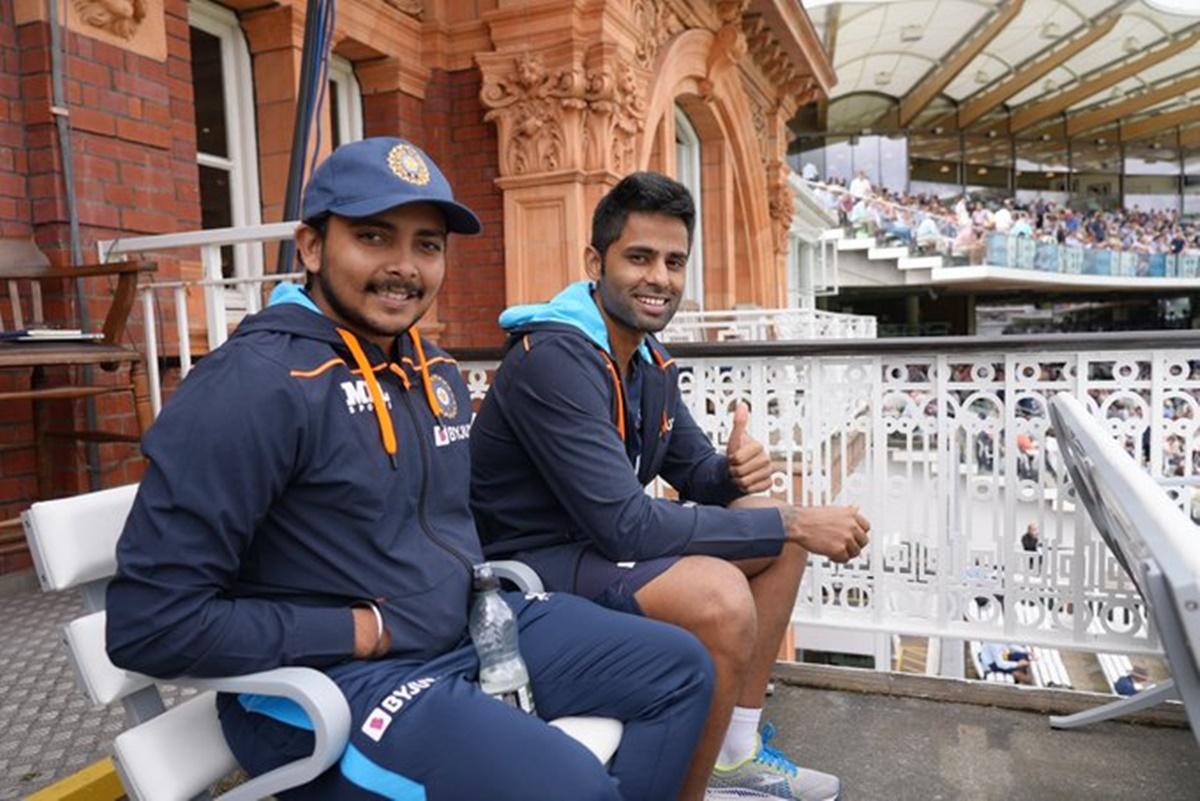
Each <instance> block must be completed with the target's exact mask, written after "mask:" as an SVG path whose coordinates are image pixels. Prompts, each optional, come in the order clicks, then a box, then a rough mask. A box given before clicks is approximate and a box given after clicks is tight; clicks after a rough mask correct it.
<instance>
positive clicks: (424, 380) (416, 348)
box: [408, 325, 446, 428]
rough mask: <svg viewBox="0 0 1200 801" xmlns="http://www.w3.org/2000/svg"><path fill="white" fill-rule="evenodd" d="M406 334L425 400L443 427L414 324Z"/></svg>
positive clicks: (439, 407)
mask: <svg viewBox="0 0 1200 801" xmlns="http://www.w3.org/2000/svg"><path fill="white" fill-rule="evenodd" d="M408 335H409V337H411V338H412V343H413V353H415V354H416V356H417V362H418V364H417V370H419V371H420V372H421V386H422V387H424V389H425V402H426V403H428V404H429V408H430V410H431V411H432V412H433V416H434V417H436V418H437V421H438V425H440V426H442V427H443V428H444V427H445V425H446V424H445V423H444V422H443V421H442V404H440V403H438V399H437V395H436V394H434V392H433V379H431V378H430V377H429V362H428V361H427V360H426V359H425V346H424V345H422V344H421V333H420V332H419V331H417V327H416V326H415V325H414V326H413V327H412V328H410V329H408Z"/></svg>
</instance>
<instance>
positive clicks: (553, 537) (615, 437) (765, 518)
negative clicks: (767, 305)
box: [471, 282, 784, 588]
mask: <svg viewBox="0 0 1200 801" xmlns="http://www.w3.org/2000/svg"><path fill="white" fill-rule="evenodd" d="M500 324H501V325H502V326H503V327H504V328H505V329H506V330H507V331H508V332H509V334H510V337H509V340H508V345H507V352H506V353H505V356H504V361H503V363H502V364H501V366H500V369H499V370H498V371H497V373H496V377H495V380H494V381H493V383H492V388H491V391H490V392H489V393H488V395H487V398H486V399H485V400H484V402H483V405H482V406H481V408H480V410H479V414H478V416H477V417H476V419H475V423H474V426H473V427H472V429H471V505H472V507H473V508H474V510H475V516H476V522H477V524H478V527H479V533H480V537H481V538H482V539H483V542H484V549H485V552H486V553H487V554H488V555H489V556H503V555H511V554H521V555H522V556H523V558H531V557H530V552H537V551H541V550H542V549H546V548H554V549H555V550H556V551H557V552H558V555H560V556H564V557H573V558H567V559H555V560H552V561H553V562H554V563H556V564H558V565H560V570H559V571H557V572H558V575H554V576H545V575H544V576H543V578H544V579H545V580H546V581H547V586H550V587H551V588H554V587H570V586H573V566H574V562H575V561H576V560H577V559H578V556H579V555H580V554H582V552H583V550H584V549H585V548H586V547H587V546H588V545H591V546H593V547H595V548H596V549H597V550H598V551H599V552H600V553H601V554H603V555H604V556H605V557H606V558H608V559H610V560H612V561H614V562H624V561H640V560H645V559H652V558H655V557H661V556H678V555H682V554H707V555H711V556H719V557H724V558H727V559H743V558H751V557H758V556H772V555H775V554H778V553H779V551H780V549H781V548H782V547H783V541H784V533H783V522H782V520H781V518H780V515H779V512H778V510H776V509H770V508H767V509H726V508H725V504H728V503H729V502H730V501H732V500H734V499H735V498H737V497H739V496H740V495H741V492H740V491H739V490H738V489H737V487H736V486H735V485H734V484H733V482H732V480H731V479H730V476H729V463H728V461H727V460H726V458H725V457H724V456H723V455H722V454H719V453H717V452H716V451H715V450H714V448H713V446H712V443H711V442H710V441H709V439H708V437H707V436H706V435H705V434H704V432H703V431H702V430H701V429H700V427H699V426H697V425H696V423H695V421H694V420H693V419H692V416H691V414H690V413H689V412H688V410H687V407H686V406H685V405H684V404H683V403H682V402H681V401H680V397H679V390H678V385H677V381H678V368H677V367H676V366H675V363H674V361H673V360H672V359H671V357H670V355H669V354H667V352H666V351H665V350H664V349H663V347H662V346H661V345H660V344H659V343H658V342H656V341H654V340H653V339H651V338H650V337H647V338H646V339H645V340H644V341H643V343H642V345H641V346H640V347H639V349H638V352H637V353H635V354H634V356H633V361H634V362H635V365H634V370H636V371H639V372H640V381H639V382H638V383H639V385H640V390H641V391H640V399H639V398H638V397H637V395H638V394H639V393H633V394H634V397H633V398H629V397H627V396H628V395H629V393H628V392H627V388H626V386H625V380H624V377H623V376H622V371H621V370H620V369H619V368H618V366H617V365H616V362H615V361H614V359H613V357H612V353H611V349H610V347H609V343H608V333H607V329H606V328H605V326H604V320H603V318H602V317H601V316H600V311H599V309H597V307H596V304H595V302H594V301H593V300H592V293H591V287H590V285H589V283H588V282H579V283H575V284H572V285H571V286H569V287H567V288H566V289H565V290H563V291H562V292H561V293H559V294H558V296H556V297H555V298H554V299H553V300H552V301H550V302H549V303H546V304H541V305H533V306H519V307H514V308H512V309H509V310H507V311H506V312H505V313H504V314H503V315H501V317H500ZM631 404H636V405H637V408H629V407H630V405H631ZM639 423H640V425H639ZM639 428H640V429H641V430H640V433H639ZM656 476H662V477H663V478H664V479H666V481H667V482H668V483H669V484H670V485H671V486H672V487H674V488H675V489H676V490H677V491H678V492H679V495H680V498H681V499H682V500H684V501H694V502H695V503H693V504H687V503H684V504H680V503H675V502H673V501H669V500H662V499H655V498H651V497H650V496H648V495H647V494H646V492H645V485H646V484H648V483H649V482H650V481H652V480H653V479H654V478H655V477H656ZM533 561H534V562H535V565H536V566H537V567H538V569H539V570H542V571H543V572H544V571H545V570H546V569H547V567H546V565H547V563H546V562H545V561H544V560H538V559H533ZM567 570H569V571H570V573H567V572H565V571H567Z"/></svg>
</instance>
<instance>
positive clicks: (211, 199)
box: [200, 165, 233, 278]
mask: <svg viewBox="0 0 1200 801" xmlns="http://www.w3.org/2000/svg"><path fill="white" fill-rule="evenodd" d="M230 208H231V206H230V202H229V173H227V172H225V171H224V170H218V169H216V168H214V167H205V166H204V165H200V226H201V227H202V228H206V229H207V228H227V227H229V226H231V225H233V215H232V214H231V212H230ZM221 275H223V276H224V277H226V278H232V277H233V248H232V247H230V246H226V247H223V248H221Z"/></svg>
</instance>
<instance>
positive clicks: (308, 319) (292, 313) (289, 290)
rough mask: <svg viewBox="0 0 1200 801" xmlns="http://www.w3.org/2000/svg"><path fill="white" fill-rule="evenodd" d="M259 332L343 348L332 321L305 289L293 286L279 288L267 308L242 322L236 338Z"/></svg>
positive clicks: (272, 293) (234, 333) (274, 292)
mask: <svg viewBox="0 0 1200 801" xmlns="http://www.w3.org/2000/svg"><path fill="white" fill-rule="evenodd" d="M260 331H272V332H275V333H283V334H291V335H293V336H299V337H304V338H305V339H315V340H318V341H321V342H328V343H329V344H331V345H336V346H338V347H344V344H343V341H342V337H341V336H340V335H339V334H338V332H337V326H336V325H334V323H333V321H332V320H330V319H329V318H328V317H326V316H325V315H324V314H322V313H321V310H320V309H318V308H317V304H316V303H313V299H312V298H311V297H310V296H309V294H308V293H307V292H305V291H304V288H303V287H300V286H297V285H296V284H292V283H281V284H279V285H277V286H276V287H275V289H274V290H273V291H272V292H271V297H270V299H269V300H268V301H267V308H266V309H264V310H263V311H261V312H259V313H258V314H253V315H251V316H249V317H246V318H245V319H243V320H242V322H241V323H239V324H238V327H237V329H236V330H235V331H234V332H233V336H235V337H238V336H244V335H246V334H251V333H257V332H260Z"/></svg>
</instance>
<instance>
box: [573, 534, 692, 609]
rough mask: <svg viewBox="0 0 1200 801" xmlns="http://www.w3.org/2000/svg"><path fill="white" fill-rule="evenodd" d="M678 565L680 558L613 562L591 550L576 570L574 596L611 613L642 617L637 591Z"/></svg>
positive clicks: (585, 554)
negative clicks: (614, 611)
mask: <svg viewBox="0 0 1200 801" xmlns="http://www.w3.org/2000/svg"><path fill="white" fill-rule="evenodd" d="M678 561H679V557H678V556H660V557H659V558H657V559H646V560H644V561H641V562H610V561H609V560H608V559H605V558H604V556H602V555H601V554H600V553H598V552H596V551H594V550H592V549H591V548H589V549H588V550H586V551H584V552H583V555H582V556H581V557H580V558H579V566H578V567H577V568H576V569H575V588H574V592H575V594H576V595H582V596H583V597H584V598H587V599H589V600H592V601H595V602H596V603H598V604H600V605H601V606H607V607H608V608H609V609H615V610H617V611H618V612H629V613H631V614H636V615H640V614H642V608H641V606H639V605H638V602H637V599H636V598H635V597H634V596H635V595H636V593H637V591H638V590H640V589H641V588H642V587H645V586H646V585H647V584H649V583H650V582H651V581H653V580H654V579H656V578H657V577H658V576H660V575H662V574H663V573H665V572H666V571H667V569H668V568H670V567H671V566H672V565H674V564H675V563H676V562H678Z"/></svg>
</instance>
